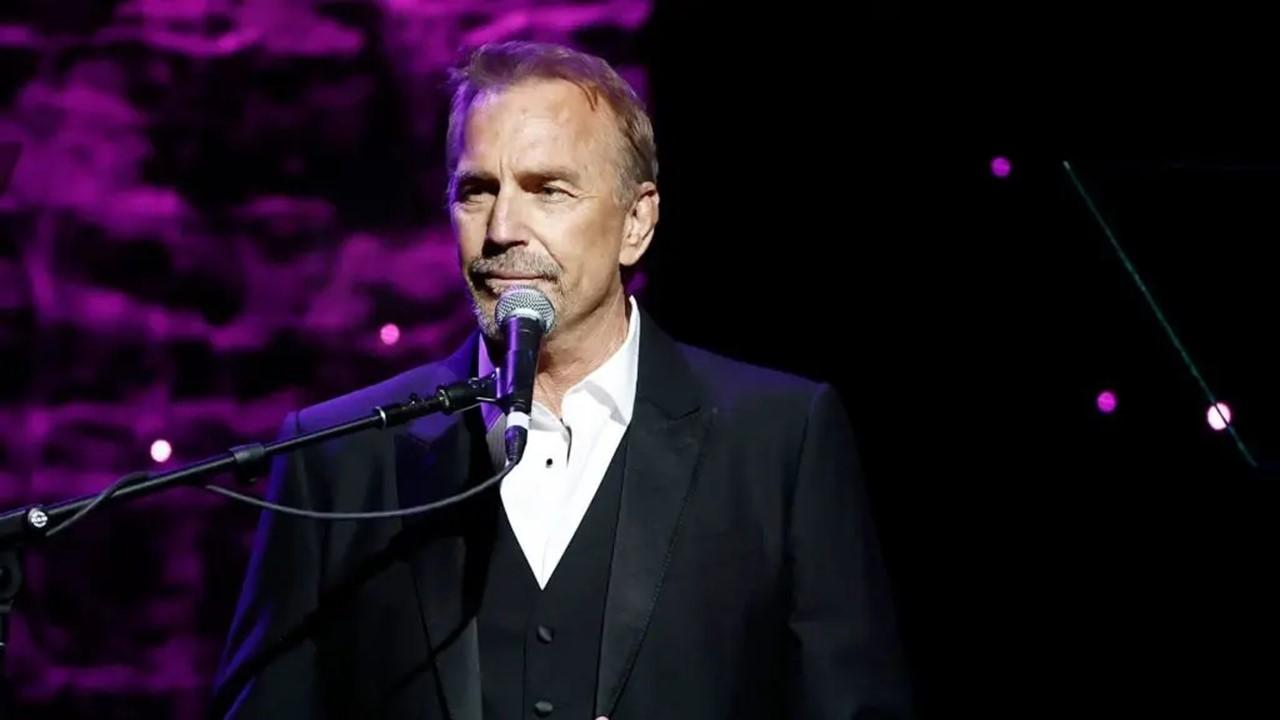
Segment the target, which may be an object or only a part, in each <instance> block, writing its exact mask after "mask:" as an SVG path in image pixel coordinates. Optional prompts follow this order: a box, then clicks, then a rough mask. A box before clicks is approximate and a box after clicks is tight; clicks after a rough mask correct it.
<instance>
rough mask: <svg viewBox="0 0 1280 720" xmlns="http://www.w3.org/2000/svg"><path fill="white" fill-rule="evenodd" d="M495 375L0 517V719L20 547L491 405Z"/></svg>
mask: <svg viewBox="0 0 1280 720" xmlns="http://www.w3.org/2000/svg"><path fill="white" fill-rule="evenodd" d="M496 388H497V378H496V374H494V375H489V376H488V377H483V378H471V379H468V380H462V381H459V382H456V383H453V384H451V385H442V386H440V387H438V388H436V392H435V394H434V395H432V396H431V397H429V398H426V399H423V398H420V397H418V396H417V395H410V396H409V399H408V401H407V402H404V403H393V404H391V405H385V406H380V407H376V408H374V409H373V412H372V413H371V414H370V415H368V416H366V417H363V418H359V419H357V420H351V421H349V422H345V423H340V424H338V425H332V426H329V427H326V428H321V429H320V430H317V431H315V432H310V433H305V434H302V435H298V436H296V437H292V438H288V439H285V440H278V441H276V442H271V443H267V444H265V445H264V444H262V443H253V444H249V445H240V446H238V447H234V448H231V450H229V451H227V452H225V453H223V454H221V455H215V456H213V457H210V458H207V459H205V460H201V461H199V462H196V463H193V464H191V465H187V466H185V467H181V468H178V469H176V470H172V471H169V472H166V473H161V474H159V475H150V474H148V473H132V474H130V475H126V476H125V477H123V478H121V479H120V480H119V481H117V483H116V484H115V485H112V486H111V487H109V488H108V489H107V490H105V491H103V492H101V493H97V494H95V495H85V496H83V497H79V498H75V499H73V500H66V501H63V502H59V503H56V504H53V505H48V506H44V505H39V504H37V505H28V506H27V507H23V508H19V509H16V510H10V511H7V512H3V513H0V717H6V716H7V714H6V713H5V711H6V710H8V709H9V708H10V707H11V697H10V695H11V693H10V691H9V688H8V684H7V681H5V679H4V676H3V667H4V656H5V649H6V645H7V644H8V641H9V612H10V611H11V610H12V609H13V601H14V598H15V597H17V595H18V591H19V590H20V589H21V587H22V565H21V562H20V551H21V549H22V547H23V546H24V545H26V544H27V543H31V542H36V541H40V540H43V539H44V538H46V537H47V536H49V535H51V534H53V533H55V532H58V531H59V530H61V529H62V528H64V527H66V526H67V525H69V524H70V523H72V522H74V521H76V520H78V519H79V518H80V517H81V516H82V515H84V514H85V513H86V512H88V511H89V510H91V509H92V508H94V507H96V506H98V505H99V504H102V503H103V502H104V501H106V500H108V499H112V500H114V499H125V498H128V499H137V498H140V497H146V496H148V495H154V494H156V493H158V492H161V491H164V490H169V489H171V488H174V487H177V486H186V485H192V484H195V483H196V482H198V481H201V480H203V479H205V478H207V477H209V476H211V475H215V474H217V473H220V472H223V471H227V470H234V471H235V473H236V476H237V478H238V479H239V480H240V481H241V482H245V483H248V482H252V481H253V479H254V478H255V477H256V476H258V475H259V474H261V471H262V470H263V469H265V467H266V464H267V460H269V459H270V458H272V457H273V456H275V455H279V454H281V453H286V452H293V451H294V450H298V449H300V448H303V447H306V446H308V445H313V444H315V443H319V442H323V441H325V440H331V439H333V438H337V437H342V436H344V435H351V434H354V433H358V432H361V431H364V430H370V429H378V430H383V429H386V428H389V427H395V426H397V425H402V424H404V423H407V422H409V421H410V420H413V419H415V418H419V417H422V416H424V415H430V414H433V413H441V412H442V413H446V414H453V413H456V412H461V411H463V410H467V409H469V408H473V407H475V406H477V405H479V404H480V403H482V402H496V396H495V395H496Z"/></svg>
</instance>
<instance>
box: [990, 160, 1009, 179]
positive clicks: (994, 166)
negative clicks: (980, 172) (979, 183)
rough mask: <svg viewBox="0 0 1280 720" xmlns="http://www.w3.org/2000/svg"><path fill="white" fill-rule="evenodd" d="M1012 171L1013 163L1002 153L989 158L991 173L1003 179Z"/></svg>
mask: <svg viewBox="0 0 1280 720" xmlns="http://www.w3.org/2000/svg"><path fill="white" fill-rule="evenodd" d="M1012 172H1013V163H1011V162H1009V158H1007V157H1005V156H1003V155H997V156H995V157H993V158H991V174H992V175H994V176H996V177H998V178H1000V179H1001V180H1003V179H1004V178H1007V177H1009V175H1010V174H1011V173H1012Z"/></svg>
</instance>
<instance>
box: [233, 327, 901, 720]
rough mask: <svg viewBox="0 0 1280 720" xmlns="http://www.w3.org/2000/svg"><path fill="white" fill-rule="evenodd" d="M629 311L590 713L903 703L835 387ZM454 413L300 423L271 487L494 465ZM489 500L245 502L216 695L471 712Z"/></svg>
mask: <svg viewBox="0 0 1280 720" xmlns="http://www.w3.org/2000/svg"><path fill="white" fill-rule="evenodd" d="M641 318H642V320H641V322H642V328H641V337H640V342H641V348H640V363H639V375H638V381H637V383H638V384H637V390H636V404H635V410H634V413H633V417H632V420H631V424H630V426H629V428H628V433H629V434H628V442H627V445H626V447H627V451H626V452H627V455H626V458H625V463H626V464H625V475H624V487H623V496H622V500H621V507H620V511H619V516H618V527H617V536H616V542H615V546H614V554H613V560H612V566H611V571H610V578H609V584H608V591H607V595H606V598H605V624H604V628H603V634H602V636H601V637H602V639H601V647H600V656H599V672H598V678H597V685H596V688H595V696H596V714H597V715H604V716H608V717H610V718H613V719H614V720H631V719H636V720H655V719H657V718H665V719H684V718H688V719H689V720H695V719H696V720H712V719H716V718H725V719H726V720H728V719H733V720H743V719H746V718H769V719H770V720H776V719H777V718H782V717H791V718H832V719H835V718H840V719H842V720H844V719H847V718H853V717H899V716H905V715H906V710H905V708H906V706H907V699H906V698H907V683H906V681H905V678H904V677H903V665H902V662H901V658H900V656H899V652H898V645H897V634H896V631H895V629H894V621H893V613H892V611H891V604H890V602H889V598H888V593H887V589H886V584H885V578H884V574H883V571H882V567H881V561H880V556H879V551H878V549H877V542H876V538H875V532H874V529H873V526H872V522H871V519H870V517H869V513H868V509H867V501H866V497H865V495H864V492H863V487H862V484H863V480H862V477H861V475H860V471H859V468H858V464H857V459H856V455H855V449H854V442H853V437H852V435H851V433H850V429H849V425H848V421H847V418H846V416H845V414H844V410H843V408H842V406H841V404H840V402H839V400H838V398H837V396H836V393H835V392H834V391H833V390H832V389H831V388H830V387H829V386H826V385H820V384H815V383H812V382H808V381H805V380H801V379H798V378H794V377H791V376H787V375H783V374H780V373H776V372H771V371H767V370H762V369H758V368H753V367H750V366H748V365H744V364H742V363H738V362H734V361H730V360H727V359H724V358H721V357H717V356H714V355H712V354H710V353H707V352H704V351H700V350H697V349H694V348H691V347H687V346H684V345H679V344H677V343H675V342H674V341H673V340H671V339H670V338H669V337H668V336H666V335H665V334H663V332H662V331H661V330H660V329H659V328H658V327H657V326H656V325H654V323H653V322H652V320H651V319H650V318H649V317H648V316H647V315H645V314H643V313H642V315H641ZM477 342H478V337H472V338H471V339H470V340H469V341H468V342H467V343H466V344H465V345H464V346H463V347H462V348H461V349H460V350H459V351H458V352H457V353H455V354H454V355H453V356H452V357H450V358H449V359H447V360H445V361H443V362H439V363H433V364H430V365H425V366H423V367H420V368H417V369H414V370H411V371H409V372H407V373H405V374H403V375H400V376H399V377H396V378H394V379H392V380H389V381H387V382H384V383H382V384H379V385H376V386H373V387H370V388H366V389H363V390H360V391H359V392H356V393H353V394H350V395H347V396H345V397H342V398H338V399H336V400H332V401H329V402H327V403H324V404H321V405H318V406H315V407H311V408H307V409H305V410H302V411H300V412H298V413H294V414H291V415H290V417H289V418H288V419H287V421H286V424H285V434H291V433H295V432H301V431H304V430H312V429H316V428H320V427H323V426H325V425H328V424H333V423H337V422H341V421H344V420H347V419H351V418H354V417H358V416H362V415H365V414H367V413H368V412H369V411H370V409H371V408H373V407H374V406H377V405H381V404H384V403H388V402H398V401H402V400H403V399H404V398H406V397H407V396H408V395H409V394H410V393H412V392H416V393H419V394H424V393H429V392H431V391H432V390H433V389H434V388H435V387H436V386H438V385H440V384H443V383H449V382H452V381H454V380H457V379H460V378H464V377H469V376H471V375H472V374H473V373H474V368H475V358H476V349H477V348H476V343H477ZM475 415H478V413H467V414H464V415H463V416H444V415H436V416H430V417H426V418H422V419H420V420H417V421H415V422H413V423H412V424H410V425H409V426H407V427H404V428H400V429H394V430H388V431H367V432H364V433H361V434H358V435H354V436H349V437H347V438H343V439H339V440H335V441H330V442H328V443H327V444H321V445H317V446H315V447H314V448H311V449H308V450H305V451H302V452H300V453H298V454H296V455H295V456H293V457H291V458H289V459H286V460H281V461H279V462H277V464H276V465H275V466H274V467H273V470H272V477H271V481H270V482H271V487H270V492H269V494H270V495H271V496H272V497H273V498H274V499H275V500H277V501H279V502H284V503H288V504H292V505H296V506H300V507H306V508H312V509H321V510H330V511H339V510H341V511H353V510H379V509H386V508H395V507H402V506H408V505H414V504H419V503H424V502H429V501H431V500H433V499H438V498H442V497H444V496H447V495H450V494H453V493H456V492H458V491H460V490H462V489H464V488H465V487H467V486H469V485H471V484H474V483H476V482H479V481H480V480H482V479H484V477H487V476H488V475H489V474H490V473H491V471H492V466H491V463H490V461H489V460H488V457H487V450H486V449H485V444H484V442H483V440H482V439H481V434H482V429H481V427H480V425H479V423H478V422H477V419H476V418H475V417H474V416H475ZM492 499H493V498H492V497H491V498H490V500H491V501H490V502H484V501H476V502H472V503H470V504H468V505H465V506H462V507H460V508H457V509H451V510H449V511H446V512H445V513H442V514H433V515H428V516H416V517H415V518H413V519H408V520H404V521H401V520H382V521H372V522H368V521H366V522H346V521H340V522H318V521H311V520H301V519H294V518H290V517H284V516H276V515H272V514H270V513H267V514H265V515H264V517H263V520H262V524H261V526H260V528H259V532H258V535H257V540H256V545H255V550H254V554H253V556H252V559H251V562H250V566H249V570H248V573H247V577H246V581H245V585H244V590H243V593H242V596H241V600H240V603H239V607H238V609H237V614H236V618H235V621H234V623H233V626H232V630H231V633H230V638H229V643H228V647H227V653H226V656H225V658H224V663H223V668H222V670H221V671H220V673H219V678H218V682H217V687H216V689H215V693H214V702H213V709H214V714H215V715H217V716H219V717H221V716H224V715H229V716H232V717H237V718H273V719H279V718H294V717H298V718H302V717H305V718H337V717H377V718H432V719H435V718H453V719H455V720H479V719H480V717H481V682H482V678H481V677H480V659H479V649H478V642H477V635H476V620H475V617H476V612H477V608H478V607H479V604H480V602H482V600H483V598H481V597H480V595H481V592H482V589H483V582H484V569H485V564H486V562H487V559H488V547H489V544H490V541H491V539H492V538H491V537H490V538H486V537H485V533H486V532H488V533H489V534H490V535H491V534H492V528H493V527H494V523H493V522H492V516H491V513H492V512H493V511H494V509H495V508H496V504H495V503H494V502H492ZM481 528H484V529H487V531H486V530H482V529H481Z"/></svg>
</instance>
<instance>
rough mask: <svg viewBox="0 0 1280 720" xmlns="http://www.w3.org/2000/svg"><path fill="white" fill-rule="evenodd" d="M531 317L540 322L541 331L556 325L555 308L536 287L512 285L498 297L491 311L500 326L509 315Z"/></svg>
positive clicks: (544, 331) (549, 330)
mask: <svg viewBox="0 0 1280 720" xmlns="http://www.w3.org/2000/svg"><path fill="white" fill-rule="evenodd" d="M513 316H515V317H520V316H523V317H527V318H533V319H535V320H537V321H538V322H539V323H541V324H542V333H543V334H544V335H545V334H547V333H549V332H551V328H553V327H555V326H556V309H555V307H553V306H552V305H551V301H550V300H548V299H547V296H546V295H543V294H542V292H541V291H540V290H538V289H537V288H531V287H523V286H522V287H513V288H511V289H510V290H507V291H506V292H504V293H502V296H501V297H499V298H498V307H497V308H496V309H495V310H494V311H493V318H494V320H497V321H498V325H499V326H501V325H502V324H503V323H505V322H506V321H507V318H509V317H513Z"/></svg>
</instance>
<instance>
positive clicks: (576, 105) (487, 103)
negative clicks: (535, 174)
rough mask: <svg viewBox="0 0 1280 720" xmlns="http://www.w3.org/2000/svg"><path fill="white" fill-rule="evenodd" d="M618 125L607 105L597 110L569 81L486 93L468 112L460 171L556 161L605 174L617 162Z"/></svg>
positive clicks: (531, 83) (528, 84) (537, 82)
mask: <svg viewBox="0 0 1280 720" xmlns="http://www.w3.org/2000/svg"><path fill="white" fill-rule="evenodd" d="M613 122H614V120H613V118H612V115H611V112H610V110H609V108H608V104H607V103H605V102H603V100H600V101H597V102H596V104H595V107H592V105H591V103H590V102H589V101H588V98H587V95H586V93H585V92H584V91H583V90H582V89H581V88H579V87H578V86H577V85H574V84H573V83H571V82H568V81H567V80H534V81H528V82H524V83H520V84H518V85H515V86H513V87H509V88H504V89H502V90H499V91H497V92H490V93H484V94H482V95H480V96H478V97H477V98H476V99H475V101H474V102H473V103H472V105H471V109H470V111H469V112H468V113H467V119H466V125H465V128H466V130H465V132H464V133H463V136H462V147H461V148H460V150H461V152H460V154H459V161H458V166H459V169H463V168H474V169H479V168H487V169H496V168H494V167H493V166H494V165H496V164H512V165H516V166H520V165H532V164H546V163H549V162H552V161H555V162H556V163H558V164H563V163H566V162H568V163H572V164H573V165H575V166H577V167H580V168H582V169H583V170H586V171H591V170H596V169H601V168H600V166H602V165H604V164H607V163H608V162H609V161H610V160H611V157H612V156H611V154H610V147H611V146H610V143H609V140H610V138H611V137H612V135H611V134H612V133H615V132H616V129H615V128H614V126H613Z"/></svg>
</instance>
